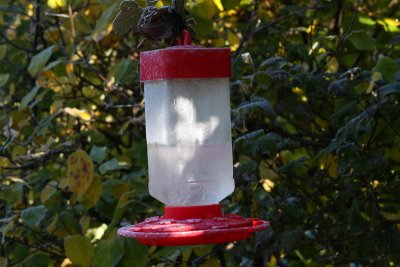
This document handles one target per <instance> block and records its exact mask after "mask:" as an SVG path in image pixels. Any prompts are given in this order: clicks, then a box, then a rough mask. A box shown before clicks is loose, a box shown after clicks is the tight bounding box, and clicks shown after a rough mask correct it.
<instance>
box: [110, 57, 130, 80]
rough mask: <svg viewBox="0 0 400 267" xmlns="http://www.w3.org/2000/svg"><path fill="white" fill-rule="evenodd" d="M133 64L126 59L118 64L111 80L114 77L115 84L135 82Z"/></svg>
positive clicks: (111, 75) (113, 69)
mask: <svg viewBox="0 0 400 267" xmlns="http://www.w3.org/2000/svg"><path fill="white" fill-rule="evenodd" d="M132 73H133V62H132V60H131V59H130V58H126V59H124V60H122V61H121V62H119V63H118V64H116V65H115V66H114V67H113V68H112V70H111V72H110V75H109V79H111V78H112V77H114V80H115V82H122V83H130V82H131V81H132V80H133V75H132Z"/></svg>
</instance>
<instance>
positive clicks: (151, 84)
mask: <svg viewBox="0 0 400 267" xmlns="http://www.w3.org/2000/svg"><path fill="white" fill-rule="evenodd" d="M230 76H231V60H230V49H229V48H203V47H199V46H194V45H191V41H190V35H189V33H188V32H187V31H184V33H183V37H182V38H180V39H179V41H178V45H177V46H173V47H169V48H166V49H159V50H153V51H147V52H142V53H141V54H140V80H141V82H143V83H144V97H145V116H146V139H147V151H148V170H149V191H150V195H151V196H153V197H154V198H156V199H158V200H159V201H161V202H162V203H164V204H165V205H166V206H165V207H164V215H163V216H160V217H152V218H148V219H146V220H145V221H144V222H141V223H138V224H135V225H131V226H125V227H122V228H120V229H119V230H118V234H119V235H121V236H126V237H133V238H136V239H137V240H138V241H139V242H140V243H142V244H146V245H159V246H180V245H198V244H215V243H225V242H233V241H237V240H243V239H246V238H248V237H249V236H250V235H251V234H252V233H253V232H256V231H260V230H263V229H266V228H267V227H269V223H268V222H267V221H264V220H260V219H256V218H243V217H241V216H239V215H234V214H228V215H224V214H223V213H222V209H221V206H220V204H218V203H219V202H220V201H221V200H222V199H224V198H225V197H227V196H228V195H230V194H231V193H232V192H233V190H234V188H235V185H234V180H233V160H232V141H231V120H230V100H229V78H230Z"/></svg>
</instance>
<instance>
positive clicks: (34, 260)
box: [24, 252, 49, 267]
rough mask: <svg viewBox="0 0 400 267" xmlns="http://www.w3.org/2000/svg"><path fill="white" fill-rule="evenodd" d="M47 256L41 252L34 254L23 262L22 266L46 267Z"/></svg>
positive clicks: (47, 263)
mask: <svg viewBox="0 0 400 267" xmlns="http://www.w3.org/2000/svg"><path fill="white" fill-rule="evenodd" d="M48 265H49V256H48V255H46V254H44V253H43V252H35V253H33V254H31V255H30V256H29V257H27V258H26V259H25V260H24V266H32V267H33V266H35V267H47V266H48Z"/></svg>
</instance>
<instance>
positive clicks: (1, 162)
mask: <svg viewBox="0 0 400 267" xmlns="http://www.w3.org/2000/svg"><path fill="white" fill-rule="evenodd" d="M8 165H10V160H9V159H8V158H6V157H0V168H1V167H7V166H8Z"/></svg>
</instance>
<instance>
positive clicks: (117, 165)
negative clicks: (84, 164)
mask: <svg viewBox="0 0 400 267" xmlns="http://www.w3.org/2000/svg"><path fill="white" fill-rule="evenodd" d="M127 168H129V164H127V163H126V162H119V161H118V160H117V159H116V158H113V159H110V160H109V161H106V162H104V163H103V164H101V166H100V167H99V172H100V173H101V174H105V173H106V172H108V171H115V170H120V169H127Z"/></svg>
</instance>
